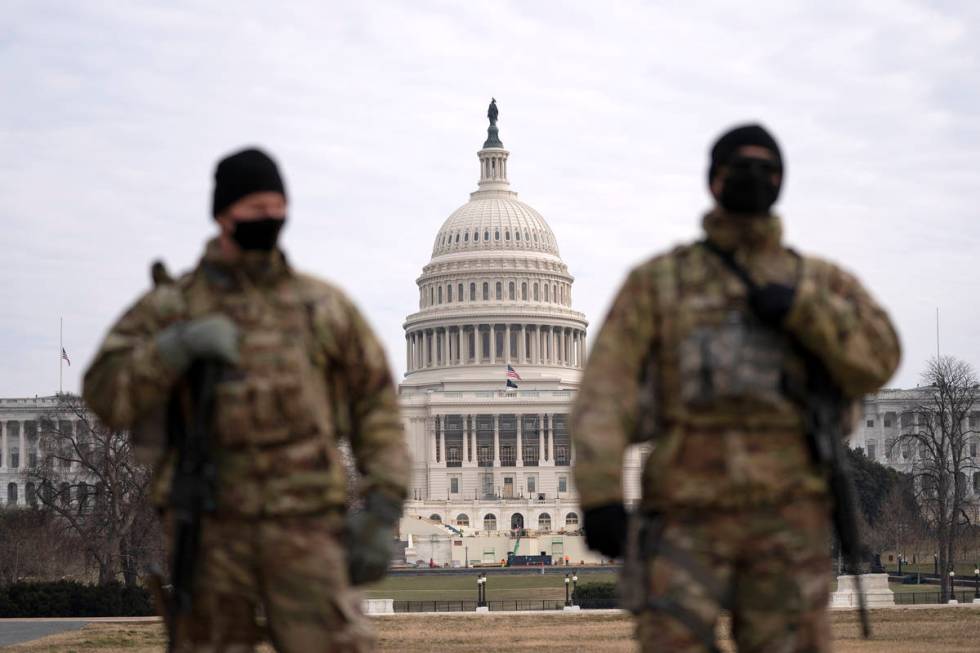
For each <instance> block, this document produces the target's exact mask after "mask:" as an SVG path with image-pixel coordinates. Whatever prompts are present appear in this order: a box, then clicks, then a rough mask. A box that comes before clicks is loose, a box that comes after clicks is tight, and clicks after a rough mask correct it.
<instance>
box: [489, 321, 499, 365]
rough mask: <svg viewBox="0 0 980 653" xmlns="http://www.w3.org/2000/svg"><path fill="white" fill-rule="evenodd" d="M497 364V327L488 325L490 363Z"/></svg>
mask: <svg viewBox="0 0 980 653" xmlns="http://www.w3.org/2000/svg"><path fill="white" fill-rule="evenodd" d="M496 362H497V327H496V325H495V324H493V323H491V324H490V363H491V364H493V363H496Z"/></svg>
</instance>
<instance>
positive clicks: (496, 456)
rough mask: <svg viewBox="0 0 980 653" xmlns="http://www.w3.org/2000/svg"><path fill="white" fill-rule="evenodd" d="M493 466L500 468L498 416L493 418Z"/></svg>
mask: <svg viewBox="0 0 980 653" xmlns="http://www.w3.org/2000/svg"><path fill="white" fill-rule="evenodd" d="M493 466H494V467H500V416H499V415H494V416H493Z"/></svg>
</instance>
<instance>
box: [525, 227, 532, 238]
mask: <svg viewBox="0 0 980 653" xmlns="http://www.w3.org/2000/svg"><path fill="white" fill-rule="evenodd" d="M524 240H531V239H530V238H528V233H527V230H526V229H525V230H524Z"/></svg>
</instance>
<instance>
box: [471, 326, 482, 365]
mask: <svg viewBox="0 0 980 653" xmlns="http://www.w3.org/2000/svg"><path fill="white" fill-rule="evenodd" d="M482 360H483V334H482V333H480V325H479V324H474V325H473V362H475V363H477V364H479V363H480V361H482Z"/></svg>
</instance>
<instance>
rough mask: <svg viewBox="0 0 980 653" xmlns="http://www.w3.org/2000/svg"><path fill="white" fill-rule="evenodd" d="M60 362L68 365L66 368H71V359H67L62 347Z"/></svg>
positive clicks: (66, 353)
mask: <svg viewBox="0 0 980 653" xmlns="http://www.w3.org/2000/svg"><path fill="white" fill-rule="evenodd" d="M61 360H63V361H65V362H66V363H68V367H71V359H70V358H68V352H67V351H65V348H64V347H62V348H61Z"/></svg>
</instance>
